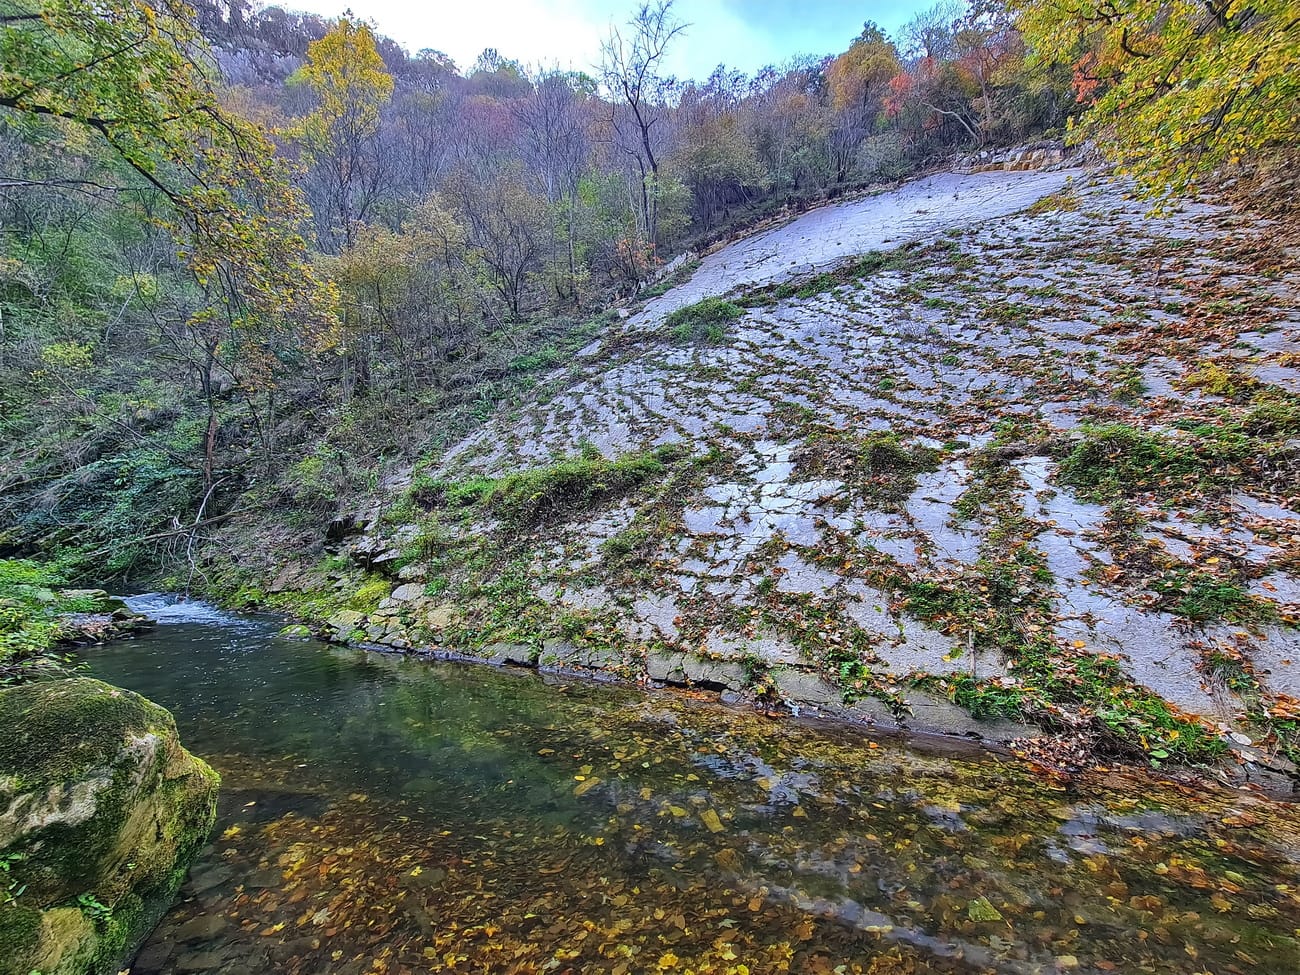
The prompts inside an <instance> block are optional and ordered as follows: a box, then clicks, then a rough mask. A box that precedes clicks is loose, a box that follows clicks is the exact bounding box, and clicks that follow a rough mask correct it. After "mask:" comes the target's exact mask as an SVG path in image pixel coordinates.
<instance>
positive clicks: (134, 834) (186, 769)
mask: <svg viewBox="0 0 1300 975" xmlns="http://www.w3.org/2000/svg"><path fill="white" fill-rule="evenodd" d="M0 728H2V729H4V732H3V735H2V736H0V868H3V872H0V946H3V947H2V949H0V975H29V973H31V972H41V973H42V975H86V973H93V975H100V973H115V972H118V971H120V970H121V969H122V968H123V967H124V966H125V964H126V963H127V962H128V961H129V960H130V958H131V956H132V954H133V953H134V951H135V950H136V948H137V947H138V946H139V944H140V942H141V941H142V940H143V939H144V938H145V936H146V935H148V933H149V932H150V931H151V930H152V929H153V927H154V925H155V924H157V922H158V919H159V918H160V917H161V916H162V914H163V912H164V911H165V910H166V909H167V908H168V906H169V905H170V904H171V901H172V898H173V897H174V896H175V893H176V890H177V888H178V887H179V886H180V884H181V881H182V880H183V879H184V877H185V872H186V870H187V869H188V867H189V863H190V860H191V858H192V857H193V856H194V854H195V853H196V852H197V851H198V849H199V847H200V846H201V845H202V844H203V842H204V841H205V840H206V838H207V835H208V833H209V831H210V830H211V828H212V824H213V821H214V819H215V816H216V795H217V786H218V782H219V780H218V778H217V775H216V773H215V772H213V771H212V769H210V768H209V767H208V766H207V765H206V764H205V763H204V762H202V761H200V760H199V759H197V758H195V757H194V756H193V755H191V754H190V753H189V752H187V751H186V750H185V749H184V748H182V747H181V744H180V741H179V740H178V738H177V734H176V724H175V722H174V721H173V719H172V716H171V715H170V714H169V713H168V712H167V711H166V710H164V709H163V708H161V707H159V706H158V705H156V704H153V703H151V702H149V701H147V700H145V699H144V698H142V697H140V696H139V695H138V694H133V693H131V692H130V691H124V690H121V689H119V688H116V687H111V686H109V685H108V684H104V683H102V682H100V681H97V680H90V679H87V678H77V679H72V680H61V681H43V682H38V683H32V684H24V685H21V686H19V687H15V688H11V689H9V690H5V691H0Z"/></svg>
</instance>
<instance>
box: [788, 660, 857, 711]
mask: <svg viewBox="0 0 1300 975" xmlns="http://www.w3.org/2000/svg"><path fill="white" fill-rule="evenodd" d="M771 673H772V681H773V683H775V684H776V689H777V693H779V694H780V695H781V698H782V700H784V701H786V702H787V703H791V704H811V705H814V706H817V707H821V706H825V705H839V704H840V703H842V702H843V700H844V692H843V691H841V690H840V689H839V688H838V687H836V686H835V685H834V684H832V683H830V682H829V681H828V680H826V679H825V678H824V677H822V676H821V675H820V674H817V673H814V672H813V671H810V670H798V669H795V668H793V667H777V668H774V669H773V670H772V672H771Z"/></svg>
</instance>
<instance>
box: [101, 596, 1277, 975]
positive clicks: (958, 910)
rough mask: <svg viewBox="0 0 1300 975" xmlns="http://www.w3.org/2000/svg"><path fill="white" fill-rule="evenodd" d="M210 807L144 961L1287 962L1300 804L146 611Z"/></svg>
mask: <svg viewBox="0 0 1300 975" xmlns="http://www.w3.org/2000/svg"><path fill="white" fill-rule="evenodd" d="M135 605H136V607H137V608H140V609H143V610H145V611H147V612H150V613H151V614H152V615H155V616H156V617H157V618H158V619H159V621H160V624H161V625H160V626H159V627H158V628H157V629H156V630H155V631H153V632H152V633H149V634H146V635H145V636H143V637H141V638H140V639H138V640H134V641H127V642H122V643H117V644H113V645H110V646H108V647H104V648H99V649H96V650H94V651H91V652H89V653H88V655H87V659H88V661H89V662H90V665H91V669H92V672H93V673H94V674H95V675H96V676H99V677H102V678H103V679H105V680H108V681H111V682H114V683H117V684H120V685H122V686H125V687H129V688H132V689H134V690H137V691H139V692H141V693H142V694H144V695H146V696H147V697H150V698H152V699H153V700H155V701H157V702H159V703H160V704H163V705H165V706H166V707H168V708H170V709H171V710H172V711H173V713H174V714H175V715H176V719H177V722H178V724H179V726H180V729H181V734H182V738H183V740H184V741H185V743H186V745H187V746H188V747H189V748H190V749H191V750H192V751H194V752H196V753H197V754H200V755H202V756H204V757H205V758H207V759H208V760H209V761H210V762H211V763H212V764H213V765H214V766H215V767H216V768H217V769H218V771H220V772H221V773H222V775H223V780H224V781H223V791H222V799H221V810H220V821H219V823H218V825H217V829H216V831H215V833H214V839H213V842H212V844H211V845H210V847H209V848H208V849H207V850H206V851H205V852H204V853H203V855H202V857H201V859H200V860H199V862H197V863H196V864H195V866H194V869H193V870H192V871H191V876H190V880H189V882H188V883H187V885H186V887H185V888H184V889H183V891H182V897H181V900H180V902H179V903H178V904H177V906H176V907H175V908H174V909H173V910H172V912H171V913H170V914H169V915H168V917H167V918H166V919H165V920H164V922H163V924H162V925H161V926H160V927H159V929H158V931H157V932H155V934H154V936H153V938H152V939H151V940H150V942H149V943H148V944H147V945H146V946H145V948H144V950H143V951H142V953H141V955H140V957H139V959H137V962H136V965H135V966H134V967H133V968H132V971H133V972H135V973H138V975H146V973H172V972H223V973H232V975H233V973H249V975H254V973H263V972H285V973H304V975H307V973H311V975H315V973H322V975H323V973H330V975H334V973H344V975H362V973H393V975H400V973H416V972H453V971H454V972H492V973H497V972H502V973H511V972H519V973H524V972H557V973H561V975H562V973H565V972H570V973H578V972H593V973H594V972H612V973H618V975H623V973H632V972H675V973H687V972H694V973H700V975H702V973H706V972H717V973H729V975H744V973H747V972H748V973H759V972H786V971H789V972H801V973H802V972H812V973H816V972H863V973H872V975H904V973H928V972H942V973H975V972H1011V973H1056V972H1065V971H1077V972H1123V973H1129V972H1185V973H1201V972H1212V973H1215V975H1219V973H1231V972H1260V973H1268V975H1273V973H1279V975H1280V973H1290V972H1297V971H1300V939H1298V935H1300V931H1298V930H1297V929H1300V814H1298V813H1297V811H1296V809H1295V808H1294V807H1290V806H1286V805H1277V804H1272V803H1269V802H1265V801H1263V800H1258V799H1254V798H1251V797H1248V796H1242V795H1235V794H1230V793H1223V794H1216V793H1210V792H1207V791H1205V790H1197V789H1190V788H1184V787H1178V786H1174V785H1164V784H1157V783H1153V782H1150V781H1146V780H1143V779H1139V778H1132V777H1129V776H1127V775H1122V774H1119V773H1099V774H1096V775H1094V776H1093V777H1091V778H1088V779H1086V780H1083V781H1077V782H1075V783H1074V784H1073V785H1072V786H1070V787H1069V788H1068V789H1067V788H1066V787H1064V786H1062V785H1059V784H1054V783H1049V782H1044V781H1042V780H1041V779H1039V778H1038V777H1036V776H1035V775H1033V774H1032V773H1031V772H1029V771H1028V770H1027V769H1025V768H1024V767H1023V766H1022V765H1020V764H1019V763H1015V762H1012V761H1009V760H1005V759H1001V758H998V757H994V756H988V755H985V754H983V753H979V752H974V751H970V752H954V751H951V750H934V749H927V748H925V747H923V746H919V745H917V744H916V743H912V745H911V746H910V747H908V746H906V745H905V744H903V743H901V742H897V741H893V740H889V739H883V738H873V737H871V736H867V735H865V734H864V732H863V731H861V730H859V729H845V728H839V727H835V726H819V725H813V724H808V723H797V722H793V721H790V720H780V721H776V720H771V719H768V718H766V717H763V716H762V715H758V714H752V713H748V712H735V711H731V710H728V709H724V708H720V707H718V706H716V705H713V704H710V703H708V702H704V701H692V700H689V699H686V698H685V697H683V696H681V695H667V694H662V695H661V694H648V693H642V692H638V691H635V690H632V689H627V688H616V687H605V686H593V685H589V684H585V683H576V682H563V681H551V682H548V681H546V680H543V679H541V678H539V677H537V676H536V675H532V674H515V673H504V672H498V671H494V670H492V669H490V668H486V667H470V666H459V665H453V664H428V663H424V662H420V661H415V660H410V659H404V658H395V657H386V656H378V655H374V654H366V653H363V652H358V651H350V650H340V649H337V648H331V647H326V646H324V645H321V644H316V643H311V642H302V641H294V640H288V639H285V638H282V637H280V636H278V635H277V633H276V629H277V626H278V624H277V623H276V622H274V621H270V620H260V619H256V618H250V617H238V616H230V615H227V614H224V613H222V612H220V611H217V610H214V609H211V608H210V607H206V606H203V605H202V604H185V605H179V606H178V605H173V604H172V601H170V600H167V599H165V598H164V597H152V596H151V597H143V598H142V599H141V600H139V601H137V602H136V603H135Z"/></svg>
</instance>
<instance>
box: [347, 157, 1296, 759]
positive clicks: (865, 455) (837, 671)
mask: <svg viewBox="0 0 1300 975" xmlns="http://www.w3.org/2000/svg"><path fill="white" fill-rule="evenodd" d="M1294 239H1295V235H1294V232H1293V230H1290V229H1289V228H1288V227H1287V226H1285V225H1282V224H1268V223H1265V222H1261V220H1260V219H1259V218H1258V217H1257V216H1251V215H1246V214H1240V213H1236V212H1234V211H1231V210H1229V209H1226V208H1223V207H1218V206H1211V205H1208V204H1203V203H1196V202H1184V203H1182V204H1180V205H1179V206H1177V207H1174V208H1172V209H1170V210H1169V211H1168V212H1166V213H1163V214H1162V215H1158V216H1157V215H1152V214H1151V213H1149V205H1148V203H1147V202H1146V201H1143V200H1140V199H1134V198H1133V196H1132V193H1131V187H1129V186H1128V185H1127V184H1125V183H1124V182H1122V181H1119V180H1115V179H1111V178H1108V177H1105V176H1099V175H1095V174H1091V173H1089V172H1087V171H1084V170H1078V169H1076V170H1072V171H1065V170H1058V171H1039V172H1012V171H999V172H987V173H979V174H967V175H961V174H951V173H950V174H942V175H938V176H933V177H929V178H926V179H923V180H918V181H915V182H913V183H909V184H906V185H904V186H902V187H900V188H898V189H897V190H894V191H891V192H888V193H883V194H881V195H879V196H875V197H870V198H866V199H861V200H856V201H852V202H848V203H844V204H839V205H836V206H831V207H825V208H822V209H821V210H817V211H813V212H811V213H808V214H804V215H803V216H801V217H799V218H798V219H796V220H794V221H792V222H791V223H789V224H787V225H785V226H782V227H777V228H773V229H771V230H767V231H765V232H763V233H761V234H757V235H755V236H753V237H750V238H748V239H746V240H742V241H738V242H736V243H734V244H731V245H728V246H726V247H724V248H722V249H720V250H718V251H716V252H714V253H712V254H709V255H707V256H706V257H704V258H703V260H702V261H701V263H700V266H699V268H698V269H697V270H696V271H695V272H694V274H693V276H692V277H691V279H690V280H689V281H687V282H685V283H683V284H681V285H679V286H677V287H674V288H672V289H671V290H669V291H668V292H666V293H665V294H664V295H662V296H660V297H658V298H655V299H654V300H652V301H650V302H649V303H647V304H646V305H645V307H644V308H643V309H642V310H641V311H639V312H638V313H636V314H633V315H631V316H630V317H628V318H627V319H625V320H622V319H621V320H619V321H618V322H614V323H611V324H610V326H609V327H608V328H606V329H605V331H604V332H602V333H601V334H600V336H599V337H598V338H596V339H595V340H594V341H593V342H592V343H591V344H590V345H589V346H588V347H587V348H586V349H584V350H582V351H581V352H580V353H579V354H578V355H577V356H576V357H575V359H574V360H573V361H572V362H569V363H565V364H564V365H563V367H562V368H558V369H557V370H556V371H555V372H554V373H553V374H552V375H549V376H546V377H545V378H544V379H543V380H542V381H540V382H538V384H537V386H536V387H535V388H534V389H533V390H532V391H531V392H530V393H529V394H528V395H526V396H522V397H521V398H520V400H519V401H518V402H517V403H511V404H507V405H505V406H503V407H502V408H501V409H499V410H497V411H496V412H495V413H494V414H493V415H491V416H490V417H488V418H487V420H486V421H485V422H484V423H483V425H482V426H481V427H480V428H479V429H478V430H476V431H475V432H473V433H472V434H470V435H468V436H466V437H465V438H464V439H463V440H461V441H460V442H458V443H455V444H453V445H451V446H450V447H448V448H447V449H445V450H440V451H437V452H435V453H432V454H430V455H429V456H428V457H426V458H424V459H423V461H422V463H421V464H420V465H419V467H418V469H417V471H415V472H413V474H412V479H411V481H410V486H409V489H408V490H407V491H406V492H405V496H404V497H402V496H401V493H400V492H399V491H396V490H395V491H393V497H392V498H391V501H392V502H393V503H392V506H391V508H390V509H389V510H388V511H386V512H385V511H383V510H376V512H375V514H374V516H373V517H372V518H371V520H370V527H369V528H367V529H365V530H364V531H363V532H361V533H360V536H359V537H355V536H354V537H351V538H349V537H342V538H340V539H338V540H337V543H336V544H335V546H334V549H333V550H332V552H331V555H332V556H334V557H335V559H334V563H332V564H338V563H340V562H349V563H351V566H352V569H351V571H352V573H353V574H355V571H356V569H357V568H358V567H367V568H369V569H371V570H372V571H378V572H381V573H383V574H385V575H390V576H392V577H393V578H392V580H391V581H392V583H393V591H392V595H391V597H390V598H388V599H385V600H383V601H382V602H380V603H379V604H378V606H377V607H376V608H375V609H374V610H373V611H371V612H368V613H365V614H360V613H357V614H351V615H349V616H343V615H340V617H339V618H338V619H336V620H332V621H331V626H330V627H329V628H328V629H327V630H326V634H327V635H329V636H331V637H332V638H334V639H339V640H345V641H351V642H369V643H377V644H383V645H386V646H388V647H392V648H397V649H407V648H412V647H415V648H424V647H436V648H448V649H455V650H456V651H458V652H470V653H477V654H479V655H480V656H483V657H484V658H486V659H489V660H493V661H501V660H503V659H527V654H526V652H525V651H526V650H527V649H531V650H532V651H533V652H537V651H541V656H540V659H539V665H540V666H547V665H548V663H552V664H554V665H555V666H556V667H557V669H559V668H571V669H578V668H587V669H595V668H598V669H600V670H602V671H604V672H614V673H617V674H619V675H622V676H627V677H630V678H632V679H640V680H649V681H655V682H670V683H695V684H702V685H705V686H717V687H721V688H725V689H726V690H727V691H728V692H737V693H738V692H739V691H736V687H737V685H743V686H742V688H741V689H742V690H743V691H744V692H747V693H753V694H755V695H757V696H760V697H762V698H764V699H765V700H768V701H777V702H780V701H784V702H786V703H789V704H791V705H801V706H807V707H817V708H818V709H821V710H829V709H830V706H831V705H833V704H835V703H836V700H837V699H839V703H840V704H842V705H851V706H852V708H853V709H854V713H855V715H857V716H866V717H868V718H870V719H872V720H877V721H878V722H881V723H883V722H885V721H892V720H907V721H910V722H911V726H912V727H915V728H922V727H926V728H942V729H944V730H949V729H951V728H952V727H953V724H952V720H955V716H954V715H953V714H952V713H951V708H952V707H957V708H960V709H961V710H962V711H964V712H967V716H968V717H969V718H970V719H971V721H973V722H975V724H974V725H972V726H971V730H973V731H974V732H975V733H980V734H986V735H991V734H996V735H999V736H1001V735H1002V734H1003V733H1004V732H1005V733H1007V734H1015V733H1017V732H1016V729H1015V728H1001V727H999V726H998V725H997V723H996V722H995V721H994V720H993V719H1025V718H1027V719H1029V720H1031V721H1034V722H1036V723H1038V724H1040V725H1041V726H1043V727H1044V728H1047V729H1049V730H1050V729H1052V728H1055V727H1059V726H1060V725H1061V724H1062V718H1065V719H1069V720H1073V718H1074V717H1078V718H1080V719H1082V720H1093V719H1096V720H1100V721H1101V722H1103V723H1104V724H1105V725H1106V728H1107V729H1108V730H1109V732H1113V733H1115V734H1116V735H1118V736H1119V737H1122V738H1124V739H1125V741H1126V743H1127V744H1129V745H1133V746H1135V747H1137V748H1139V749H1143V750H1146V751H1148V752H1149V753H1150V754H1151V755H1152V757H1153V758H1154V759H1155V760H1164V758H1165V756H1166V755H1175V756H1178V757H1194V758H1200V757H1205V756H1207V755H1211V754H1217V753H1221V752H1222V751H1223V750H1224V748H1225V747H1227V746H1228V745H1229V744H1231V745H1233V746H1237V745H1240V746H1242V747H1243V748H1246V749H1248V750H1249V749H1254V750H1252V751H1248V753H1247V758H1248V759H1252V756H1253V757H1258V755H1257V752H1258V754H1262V755H1263V757H1264V759H1265V760H1267V761H1272V760H1273V759H1274V758H1275V757H1276V756H1278V755H1282V756H1285V757H1286V759H1287V760H1288V761H1294V760H1296V759H1297V758H1300V532H1298V531H1297V528H1296V526H1297V525H1298V524H1300V290H1298V289H1297V282H1298V281H1300V273H1298V270H1297V251H1296V248H1295V247H1294V243H1293V242H1294ZM718 298H724V299H727V300H728V301H730V302H731V307H730V309H729V310H727V309H725V308H724V311H726V315H725V316H724V317H725V322H726V324H725V326H718V327H717V328H716V329H715V334H713V335H712V337H708V336H707V332H705V331H702V332H701V333H700V334H701V335H705V336H706V337H705V338H699V337H698V336H695V337H693V333H692V332H691V330H690V329H689V328H687V329H686V330H685V331H680V330H678V329H676V328H675V322H679V321H681V320H682V319H681V316H680V315H678V317H677V318H676V319H674V318H673V317H672V316H674V315H675V314H678V313H683V314H685V313H691V312H692V308H694V310H695V312H696V313H700V314H702V313H703V311H701V309H700V303H701V302H702V301H704V300H706V299H713V300H714V302H715V304H714V305H712V306H708V305H706V306H705V309H704V311H707V309H708V308H709V307H713V308H714V309H715V310H716V309H717V307H718V305H717V304H716V302H717V299H718ZM340 557H341V558H340ZM381 559H382V561H381ZM390 567H391V568H390ZM345 576H347V572H346V571H344V572H342V573H341V576H340V578H338V579H337V580H335V583H334V584H336V585H338V586H339V587H340V590H339V591H340V595H341V596H342V597H344V598H346V596H347V593H348V586H349V585H351V586H353V587H354V588H355V582H354V581H351V580H349V579H348V578H345ZM548 640H557V641H565V643H566V644H567V645H571V646H572V647H575V648H577V649H570V650H568V651H566V652H563V653H555V654H549V655H548V653H547V652H546V651H545V649H544V648H545V645H546V642H547V641H548ZM506 645H511V646H515V647H520V646H522V647H523V648H524V650H520V649H512V650H510V651H509V652H507V651H505V650H503V649H502V647H503V646H506ZM864 712H865V714H864ZM1188 716H1192V717H1190V718H1189V717H1188ZM1252 760H1253V759H1252Z"/></svg>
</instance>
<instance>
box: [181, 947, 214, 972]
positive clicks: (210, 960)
mask: <svg viewBox="0 0 1300 975" xmlns="http://www.w3.org/2000/svg"><path fill="white" fill-rule="evenodd" d="M225 963H226V953H225V952H224V951H190V952H186V953H185V954H183V955H181V956H179V957H178V958H177V959H176V971H178V972H215V971H216V970H217V969H219V968H220V967H221V966H222V965H224V964H225Z"/></svg>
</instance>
